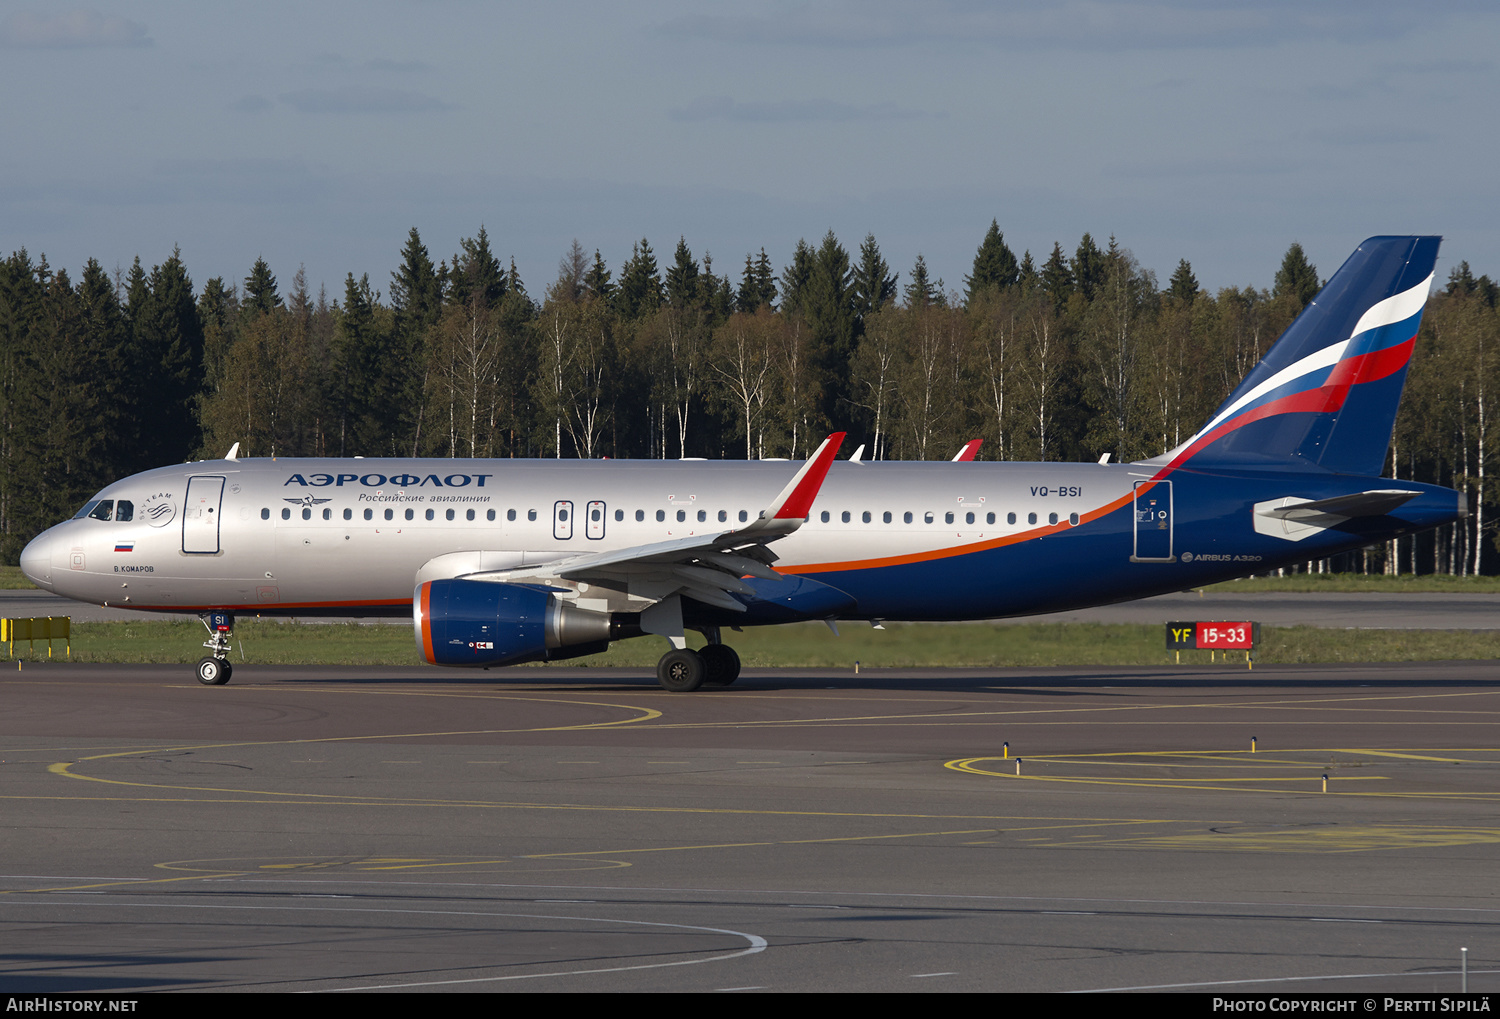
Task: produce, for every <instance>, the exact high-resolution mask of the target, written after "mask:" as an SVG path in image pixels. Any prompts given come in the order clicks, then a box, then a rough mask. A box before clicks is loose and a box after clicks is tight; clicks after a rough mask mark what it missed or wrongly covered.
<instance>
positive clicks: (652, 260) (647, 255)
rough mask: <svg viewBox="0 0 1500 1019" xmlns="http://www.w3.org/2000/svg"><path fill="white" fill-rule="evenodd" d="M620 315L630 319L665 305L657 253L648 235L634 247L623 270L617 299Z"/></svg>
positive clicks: (627, 319)
mask: <svg viewBox="0 0 1500 1019" xmlns="http://www.w3.org/2000/svg"><path fill="white" fill-rule="evenodd" d="M615 301H616V304H615V306H616V308H617V309H618V310H619V312H620V316H621V317H622V318H624V319H625V320H626V321H627V322H631V321H635V320H636V319H639V318H641V317H643V316H645V315H649V314H651V313H652V312H653V311H655V310H656V309H657V308H660V307H661V302H662V287H661V277H660V276H659V275H657V269H656V256H655V255H654V254H653V253H652V251H651V244H650V242H649V241H647V240H646V239H645V238H644V237H642V238H641V242H640V243H639V244H636V245H633V246H632V247H631V249H630V260H629V261H628V262H626V263H625V265H624V266H623V267H622V268H621V269H620V289H619V292H618V294H617V295H616V298H615Z"/></svg>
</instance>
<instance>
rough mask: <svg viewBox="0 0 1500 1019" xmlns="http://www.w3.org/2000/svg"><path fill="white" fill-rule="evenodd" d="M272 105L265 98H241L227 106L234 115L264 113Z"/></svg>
mask: <svg viewBox="0 0 1500 1019" xmlns="http://www.w3.org/2000/svg"><path fill="white" fill-rule="evenodd" d="M273 105H274V104H273V103H272V102H271V100H269V99H267V98H266V97H265V96H241V97H240V98H239V99H236V100H235V101H234V102H232V103H230V104H229V108H230V109H231V110H233V111H234V112H236V113H264V112H266V111H267V110H269V109H270V108H271V107H272V106H273Z"/></svg>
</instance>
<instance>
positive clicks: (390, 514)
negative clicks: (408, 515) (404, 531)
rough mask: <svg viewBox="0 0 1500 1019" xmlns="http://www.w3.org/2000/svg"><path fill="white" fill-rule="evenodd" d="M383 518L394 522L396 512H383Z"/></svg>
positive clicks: (390, 510)
mask: <svg viewBox="0 0 1500 1019" xmlns="http://www.w3.org/2000/svg"><path fill="white" fill-rule="evenodd" d="M385 518H386V519H387V520H395V519H396V511H395V510H393V509H388V510H386V511H385Z"/></svg>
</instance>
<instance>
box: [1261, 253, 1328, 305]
mask: <svg viewBox="0 0 1500 1019" xmlns="http://www.w3.org/2000/svg"><path fill="white" fill-rule="evenodd" d="M1321 288H1322V285H1321V284H1320V283H1318V267H1317V266H1315V265H1313V264H1312V263H1310V262H1309V261H1308V260H1307V253H1306V252H1304V251H1303V250H1302V245H1301V244H1298V243H1297V242H1296V241H1293V242H1292V246H1291V247H1290V248H1287V249H1286V254H1285V255H1284V256H1283V257H1282V259H1281V268H1280V269H1278V270H1276V282H1275V285H1273V286H1272V288H1271V296H1272V297H1286V296H1290V297H1294V298H1296V300H1297V307H1299V308H1305V307H1307V303H1308V302H1309V301H1311V300H1312V299H1313V298H1314V297H1316V296H1317V295H1318V291H1319V290H1320V289H1321Z"/></svg>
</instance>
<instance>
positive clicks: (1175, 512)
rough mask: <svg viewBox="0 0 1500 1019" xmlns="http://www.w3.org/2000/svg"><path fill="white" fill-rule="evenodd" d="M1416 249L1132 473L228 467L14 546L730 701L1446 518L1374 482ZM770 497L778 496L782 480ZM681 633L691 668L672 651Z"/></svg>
mask: <svg viewBox="0 0 1500 1019" xmlns="http://www.w3.org/2000/svg"><path fill="white" fill-rule="evenodd" d="M1439 240H1440V239H1439V238H1437V237H1372V238H1370V239H1369V240H1367V241H1365V242H1364V243H1363V244H1361V245H1360V246H1359V248H1358V249H1357V250H1356V251H1355V252H1354V254H1353V255H1352V256H1350V258H1349V260H1348V261H1347V262H1345V263H1344V265H1343V267H1342V268H1340V269H1339V271H1338V272H1337V273H1335V274H1334V276H1333V278H1332V279H1330V280H1329V281H1328V284H1327V285H1326V286H1325V287H1324V288H1323V290H1322V291H1321V292H1320V293H1319V294H1318V296H1317V297H1316V298H1315V299H1314V300H1313V302H1312V303H1311V304H1310V305H1308V307H1307V308H1306V309H1305V310H1304V311H1303V312H1302V314H1301V315H1300V316H1299V317H1298V318H1297V320H1296V321H1295V322H1293V323H1292V325H1291V326H1290V327H1289V328H1288V329H1287V331H1286V332H1285V333H1284V334H1283V335H1282V336H1281V338H1280V339H1279V340H1278V341H1277V342H1276V344H1275V345H1274V346H1273V347H1272V348H1271V350H1270V352H1269V353H1268V354H1267V355H1266V357H1265V359H1264V360H1263V361H1261V362H1260V364H1259V365H1257V366H1256V367H1255V369H1254V370H1252V371H1251V372H1250V374H1249V375H1248V376H1246V378H1245V379H1244V381H1243V382H1241V383H1240V385H1239V387H1238V388H1237V389H1235V391H1234V392H1233V393H1232V394H1231V395H1230V396H1229V398H1228V400H1226V401H1225V403H1224V405H1223V406H1222V407H1220V408H1219V409H1218V411H1217V412H1216V413H1215V414H1214V415H1213V417H1212V418H1210V419H1209V421H1208V423H1207V424H1205V425H1204V426H1203V427H1202V429H1200V430H1199V431H1198V432H1197V434H1195V435H1194V436H1193V437H1192V438H1191V439H1189V440H1188V441H1187V442H1185V443H1183V444H1182V445H1181V446H1179V447H1178V448H1176V449H1173V450H1170V451H1169V452H1167V453H1164V454H1163V455H1161V456H1159V457H1156V458H1155V459H1151V460H1145V461H1141V462H1138V463H1121V464H1110V463H1107V462H1104V461H1101V462H1100V463H1097V464H1061V463H984V462H977V461H965V460H958V461H955V462H932V463H927V462H924V463H909V462H899V463H898V462H874V463H864V462H859V461H858V460H857V459H853V460H846V461H836V460H835V457H836V455H837V452H838V448H839V445H840V443H841V441H842V439H843V435H842V434H836V435H831V436H829V437H828V438H827V439H826V440H825V441H824V442H823V443H822V445H820V446H819V447H818V449H817V451H816V452H815V453H814V454H813V455H812V456H811V457H810V458H809V459H808V460H807V461H806V462H805V463H804V464H803V465H802V466H801V468H800V469H799V470H796V471H795V472H792V471H791V470H790V468H789V467H788V465H786V464H785V463H776V462H765V461H762V462H728V461H725V462H659V461H566V460H452V459H450V460H421V459H410V460H408V459H290V460H287V459H280V460H278V459H250V458H236V456H235V451H234V450H231V451H230V453H229V455H228V456H227V457H226V459H224V460H212V461H203V462H199V463H191V464H185V465H180V466H174V467H163V468H160V469H158V470H153V471H147V472H145V473H143V474H137V475H135V476H133V477H129V478H126V479H124V480H123V481H118V482H115V483H114V484H112V485H109V486H108V487H106V488H105V489H104V490H103V491H101V492H99V494H98V495H97V496H96V497H95V498H93V499H91V500H89V501H88V503H87V504H86V505H85V506H84V507H83V508H82V509H81V510H79V511H78V514H77V515H76V516H75V517H73V518H72V519H71V520H68V521H66V522H64V523H61V524H58V525H57V526H55V527H52V528H51V529H49V530H47V531H46V532H44V533H43V534H41V535H40V536H38V537H37V538H36V539H35V540H34V541H32V542H31V544H29V545H28V546H27V547H26V549H25V551H24V553H23V554H22V556H21V568H22V570H23V571H24V572H25V573H26V575H27V576H28V577H29V578H31V580H32V581H34V582H35V583H36V584H37V585H38V586H39V587H42V588H45V589H47V590H49V591H55V592H56V593H58V594H60V595H63V596H66V597H68V598H73V599H77V600H79V601H85V602H91V603H93V604H96V605H98V604H102V605H109V606H118V607H122V608H132V609H142V610H146V611H158V612H196V613H199V614H200V617H201V618H202V619H203V620H204V622H205V624H206V625H207V626H208V627H209V631H210V635H211V638H210V640H209V642H208V643H207V644H205V647H208V648H209V649H210V655H209V656H208V657H206V658H204V659H203V660H202V661H200V662H199V663H198V667H197V673H198V678H199V680H200V681H202V682H203V683H207V684H220V683H225V682H228V680H229V677H230V672H231V667H230V663H229V661H228V651H229V649H230V646H231V645H230V640H231V636H232V628H233V625H234V615H235V613H247V612H249V613H255V614H257V615H282V616H293V615H295V616H315V615H319V614H325V615H395V614H400V615H404V614H406V613H407V612H410V613H412V616H413V619H414V621H415V631H416V643H417V646H418V648H419V649H420V651H421V654H422V655H423V657H424V658H426V660H427V661H428V662H430V663H432V664H434V665H454V666H470V667H476V666H477V667H489V666H496V665H508V664H513V663H517V662H528V661H538V660H544V661H554V660H558V659H565V658H572V657H576V656H579V655H587V654H594V653H596V652H599V651H603V650H605V648H607V647H608V645H609V643H610V642H611V641H615V640H620V639H623V638H628V637H635V636H640V635H642V634H655V635H658V636H661V637H664V638H666V640H667V641H668V642H669V644H670V648H669V650H668V651H667V652H666V654H665V655H664V656H663V657H662V659H661V661H660V663H659V664H658V667H657V676H658V679H659V680H660V682H661V685H662V686H663V687H665V688H666V689H668V690H673V691H688V690H694V689H697V688H698V687H699V686H702V685H704V684H708V685H725V684H728V683H732V682H733V681H734V680H735V678H736V677H737V676H738V674H739V668H740V665H739V657H738V656H737V655H736V654H735V652H734V650H733V649H732V648H731V647H730V646H729V645H728V644H725V643H724V642H723V639H722V637H723V631H724V629H725V628H737V627H741V626H759V625H765V624H771V623H786V622H794V621H800V620H828V621H836V620H868V621H876V622H878V621H880V620H963V619H988V618H996V617H1001V616H1016V615H1028V614H1033V613H1040V612H1053V611H1057V610H1060V609H1068V608H1077V607H1082V606H1089V605H1100V604H1105V603H1108V602H1117V601H1125V600H1128V599H1132V598H1141V597H1146V596H1149V595H1153V594H1160V593H1163V592H1168V591H1180V590H1183V589H1185V588H1189V587H1194V586H1198V585H1202V584H1210V583H1213V582H1215V581H1219V580H1225V579H1228V578H1231V577H1238V576H1243V575H1245V574H1249V573H1255V572H1262V571H1265V570H1268V569H1273V568H1276V567H1278V566H1284V565H1288V564H1294V563H1300V562H1306V561H1308V560H1310V559H1317V558H1322V557H1324V556H1329V555H1333V554H1335V553H1338V552H1344V551H1348V550H1350V549H1356V548H1360V547H1363V546H1367V545H1372V544H1375V543H1377V542H1382V541H1386V540H1388V539H1390V538H1393V537H1395V536H1398V535H1404V534H1410V533H1412V532H1415V531H1420V530H1424V529H1426V528H1430V527H1436V526H1438V525H1441V524H1446V523H1449V522H1450V521H1453V520H1456V519H1458V518H1461V517H1463V516H1464V515H1465V514H1466V505H1465V501H1464V497H1463V496H1462V495H1461V494H1460V493H1458V492H1455V491H1453V490H1451V489H1446V488H1439V487H1436V486H1432V485H1424V484H1418V483H1416V482H1411V481H1399V482H1396V481H1390V480H1385V479H1382V478H1381V477H1380V474H1381V471H1382V470H1383V468H1384V464H1385V458H1386V451H1387V447H1388V446H1389V444H1390V438H1391V430H1392V427H1393V425H1394V421H1395V417H1396V409H1397V405H1398V403H1399V402H1400V398H1401V391H1402V387H1403V386H1404V384H1405V380H1406V371H1407V366H1408V364H1409V362H1410V359H1411V354H1412V349H1413V347H1414V345H1415V338H1416V335H1417V326H1418V324H1419V322H1420V321H1421V316H1422V309H1423V306H1424V305H1425V303H1426V300H1427V296H1428V291H1429V289H1430V287H1431V285H1432V278H1433V269H1434V265H1435V263H1436V260H1437V251H1438V243H1439ZM789 474H790V475H791V476H790V477H788V475H789ZM687 630H696V631H699V632H701V633H702V634H703V636H704V637H705V638H706V640H707V642H708V643H707V645H706V646H705V647H703V648H702V649H701V650H696V651H695V650H692V649H690V648H688V647H687V643H686V641H685V640H684V633H685V631H687Z"/></svg>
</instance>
